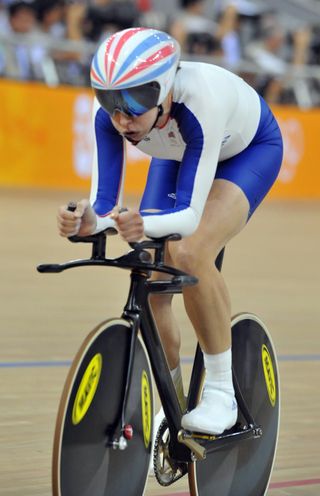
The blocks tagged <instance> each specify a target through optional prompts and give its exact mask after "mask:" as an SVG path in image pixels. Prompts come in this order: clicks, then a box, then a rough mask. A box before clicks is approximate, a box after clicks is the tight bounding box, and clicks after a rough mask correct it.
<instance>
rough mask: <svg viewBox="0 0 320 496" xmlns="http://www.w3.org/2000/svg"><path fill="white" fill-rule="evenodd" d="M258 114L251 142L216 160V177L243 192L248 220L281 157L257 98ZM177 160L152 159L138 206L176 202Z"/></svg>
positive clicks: (273, 124) (271, 122) (274, 129)
mask: <svg viewBox="0 0 320 496" xmlns="http://www.w3.org/2000/svg"><path fill="white" fill-rule="evenodd" d="M260 102H261V115H260V121H259V125H258V129H257V131H256V134H255V136H254V138H253V139H252V141H251V143H250V144H249V145H248V146H247V148H245V150H243V151H242V152H240V153H239V154H238V155H235V156H234V157H231V158H229V159H227V160H224V161H222V162H219V163H218V167H217V171H216V174H215V179H226V180H228V181H231V182H233V183H234V184H236V185H237V186H239V188H241V190H242V191H243V192H244V194H245V195H246V197H247V199H248V201H249V204H250V209H249V214H248V219H249V218H250V217H251V215H252V214H253V212H254V211H255V209H256V208H257V207H258V205H259V204H260V203H261V202H262V200H263V198H264V197H265V196H266V194H267V193H268V191H269V190H270V188H271V187H272V185H273V183H274V182H275V180H276V178H277V176H278V173H279V170H280V167H281V163H282V158H283V142H282V137H281V132H280V129H279V126H278V123H277V121H276V120H275V118H274V116H273V114H272V112H271V110H270V108H269V106H268V105H267V103H266V102H265V101H264V100H263V98H261V97H260ZM179 165H180V163H179V162H177V161H174V160H164V159H156V158H153V159H152V161H151V164H150V170H149V175H148V181H147V185H146V188H145V191H144V195H143V198H142V201H141V207H140V208H141V209H142V210H143V209H150V208H153V209H160V210H163V209H170V208H174V205H175V194H174V192H175V190H176V182H177V176H178V173H179Z"/></svg>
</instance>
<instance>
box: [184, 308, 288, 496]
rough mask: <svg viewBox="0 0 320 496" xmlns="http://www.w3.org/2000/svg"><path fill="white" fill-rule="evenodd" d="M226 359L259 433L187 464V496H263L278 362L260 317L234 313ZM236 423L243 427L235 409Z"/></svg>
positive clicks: (271, 450)
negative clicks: (229, 357) (230, 361)
mask: <svg viewBox="0 0 320 496" xmlns="http://www.w3.org/2000/svg"><path fill="white" fill-rule="evenodd" d="M232 357H233V358H232V359H233V368H234V371H235V375H236V376H237V379H238V382H239V385H240V389H241V391H242V394H243V397H244V399H245V401H246V404H247V406H248V409H249V411H250V413H251V415H252V417H253V418H254V420H255V422H256V424H257V425H259V426H261V428H262V432H263V434H262V436H261V437H259V438H255V439H249V440H242V441H239V442H232V443H230V444H228V445H226V446H225V447H222V448H221V449H219V450H217V451H213V452H211V453H209V454H208V455H207V458H206V459H205V460H203V461H200V462H195V463H190V464H189V484H190V492H191V494H192V495H193V496H263V495H265V494H266V492H267V488H268V484H269V480H270V477H271V472H272V467H273V463H274V458H275V452H276V446H277V440H278V430H279V414H280V389H279V376H278V365H277V360H276V356H275V352H274V347H273V344H272V341H271V339H270V337H269V334H268V331H267V329H266V327H265V325H264V324H263V323H262V322H261V320H260V319H259V318H258V317H256V316H255V315H252V314H240V315H237V316H236V317H234V318H233V320H232ZM238 422H239V424H240V425H242V426H245V425H246V421H245V420H244V418H243V416H242V414H241V413H239V415H238Z"/></svg>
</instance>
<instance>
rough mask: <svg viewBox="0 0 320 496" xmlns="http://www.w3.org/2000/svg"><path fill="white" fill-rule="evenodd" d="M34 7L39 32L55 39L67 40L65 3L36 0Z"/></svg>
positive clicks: (60, 0) (53, 0)
mask: <svg viewBox="0 0 320 496" xmlns="http://www.w3.org/2000/svg"><path fill="white" fill-rule="evenodd" d="M34 6H35V10H36V13H37V19H38V28H39V30H40V31H41V32H43V33H46V34H48V35H50V36H52V37H54V38H59V39H62V38H65V36H66V26H65V22H64V1H63V0H35V3H34Z"/></svg>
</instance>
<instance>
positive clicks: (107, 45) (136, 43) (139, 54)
mask: <svg viewBox="0 0 320 496" xmlns="http://www.w3.org/2000/svg"><path fill="white" fill-rule="evenodd" d="M179 59H180V46H179V43H178V42H177V41H176V40H175V39H174V38H172V37H171V36H169V35H168V34H167V33H164V32H163V31H158V30H156V29H149V28H141V27H139V28H130V29H124V30H123V31H118V32H117V33H114V34H113V35H111V36H110V37H108V38H107V39H106V40H104V41H103V42H102V43H101V44H100V46H99V47H98V49H97V51H96V53H95V55H94V57H93V60H92V64H91V85H92V87H93V89H94V91H95V94H96V97H97V99H98V101H99V103H100V105H101V106H102V107H103V108H104V109H105V110H106V111H107V112H108V113H109V114H111V115H113V114H114V112H116V111H120V112H123V113H125V114H128V115H135V116H137V115H141V114H143V113H145V112H147V111H148V110H150V109H151V108H153V107H157V106H158V107H159V106H161V104H162V102H163V101H164V99H165V98H166V96H167V95H168V93H169V91H170V89H171V88H172V85H173V81H174V77H175V74H176V71H177V68H178V64H179Z"/></svg>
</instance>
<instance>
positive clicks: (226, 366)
mask: <svg viewBox="0 0 320 496" xmlns="http://www.w3.org/2000/svg"><path fill="white" fill-rule="evenodd" d="M203 356H204V365H205V369H206V377H205V381H204V389H203V394H202V398H201V401H200V403H199V404H198V405H197V406H196V408H195V409H194V410H192V411H191V412H189V413H187V414H186V415H184V416H183V417H182V422H181V424H182V427H184V428H185V429H187V430H190V431H196V432H203V433H207V434H221V433H222V432H223V431H225V430H226V429H230V428H231V427H232V426H233V425H234V424H235V423H236V421H237V404H236V401H235V398H234V388H233V382H232V368H231V364H232V355H231V348H230V349H229V350H227V351H225V352H223V353H219V354H217V355H209V354H207V353H204V354H203Z"/></svg>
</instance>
